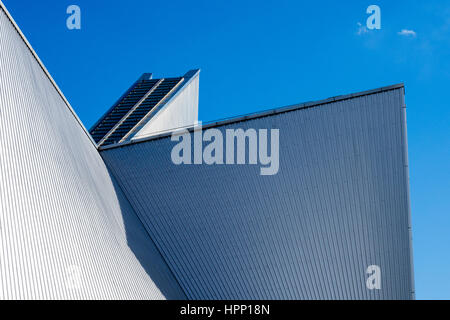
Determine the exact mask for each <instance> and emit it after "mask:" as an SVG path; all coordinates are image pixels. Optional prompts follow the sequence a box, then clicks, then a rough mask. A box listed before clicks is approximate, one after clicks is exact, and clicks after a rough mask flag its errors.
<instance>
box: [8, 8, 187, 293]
mask: <svg viewBox="0 0 450 320" xmlns="http://www.w3.org/2000/svg"><path fill="white" fill-rule="evenodd" d="M0 5H1V9H0V298H4V299H81V298H89V299H100V298H101V299H130V298H133V299H159V298H164V297H168V298H183V297H185V295H184V294H183V292H182V290H181V288H180V287H179V285H178V284H177V282H176V280H175V278H174V277H173V275H172V274H171V272H170V270H169V269H168V267H167V265H166V264H165V262H164V260H163V259H162V257H161V255H160V253H159V252H158V250H157V248H156V247H155V246H154V244H153V242H152V241H151V239H150V238H149V236H148V234H147V232H146V230H145V229H144V227H143V225H142V223H141V222H140V221H139V219H138V218H137V216H136V214H135V213H134V211H133V209H132V208H131V206H130V204H129V202H128V200H127V199H126V198H125V196H124V195H123V193H122V192H121V190H120V188H119V187H118V185H117V184H116V183H115V182H114V180H113V178H112V177H111V176H110V175H109V173H108V171H107V169H106V167H105V165H104V163H103V161H102V159H101V157H100V155H99V154H98V152H97V150H96V148H95V145H94V144H93V143H92V141H91V139H90V137H89V136H88V135H87V134H86V132H85V131H84V129H83V127H82V126H81V125H80V123H79V122H78V121H77V118H76V117H75V116H74V114H73V113H72V111H71V109H70V108H69V106H68V105H67V104H66V102H65V99H64V97H63V96H62V94H61V93H60V92H59V91H58V90H57V87H55V85H54V83H53V81H52V80H51V78H49V76H48V74H47V73H46V72H45V69H43V67H42V66H41V65H40V64H39V62H38V60H37V57H35V56H34V55H33V53H32V51H30V48H29V47H28V46H27V45H26V43H25V42H24V41H25V40H24V39H23V38H22V37H21V36H20V34H19V33H18V32H19V31H18V30H17V29H16V28H15V26H14V24H13V22H12V21H11V20H10V18H9V17H8V15H7V13H6V11H4V9H3V5H2V4H1V3H0Z"/></svg>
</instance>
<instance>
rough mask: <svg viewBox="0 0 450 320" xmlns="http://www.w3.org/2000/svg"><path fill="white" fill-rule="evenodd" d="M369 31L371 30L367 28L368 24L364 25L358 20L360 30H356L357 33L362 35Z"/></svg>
mask: <svg viewBox="0 0 450 320" xmlns="http://www.w3.org/2000/svg"><path fill="white" fill-rule="evenodd" d="M367 32H369V30H367V27H366V26H363V25H362V24H361V22H358V31H357V32H356V34H357V35H358V36H360V35H362V34H364V33H367Z"/></svg>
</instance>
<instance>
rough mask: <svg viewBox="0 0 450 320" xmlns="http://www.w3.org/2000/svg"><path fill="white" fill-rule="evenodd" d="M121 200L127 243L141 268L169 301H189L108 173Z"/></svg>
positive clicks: (116, 183) (114, 180)
mask: <svg viewBox="0 0 450 320" xmlns="http://www.w3.org/2000/svg"><path fill="white" fill-rule="evenodd" d="M108 174H109V176H110V177H111V180H112V182H113V186H114V189H115V190H116V194H117V198H118V200H119V204H120V208H121V212H122V218H123V223H124V226H125V231H126V236H127V243H128V246H129V247H130V249H131V251H132V252H133V253H134V255H135V256H136V258H137V259H138V261H139V262H140V264H141V266H142V267H143V268H144V270H145V271H146V272H147V274H148V275H149V277H150V278H151V279H152V281H153V282H154V283H155V285H156V286H157V287H158V289H159V290H160V291H161V293H162V294H163V295H164V296H165V297H166V299H168V300H185V299H187V297H186V295H185V294H184V292H183V290H182V289H181V287H180V285H179V284H178V282H177V280H176V279H175V276H174V275H173V273H172V271H171V270H170V269H169V267H168V265H167V263H166V261H165V260H164V258H163V257H162V256H161V254H160V253H159V251H158V249H157V248H156V245H155V243H154V242H153V240H152V239H151V238H150V236H149V234H148V233H147V231H146V229H145V227H144V225H143V224H142V222H141V221H140V220H139V218H138V217H137V215H136V213H135V212H134V210H133V208H132V206H131V204H130V203H129V201H128V199H127V198H126V197H125V195H124V193H123V191H122V189H121V188H120V186H119V184H118V182H117V181H116V179H115V178H114V176H112V175H111V173H110V172H109V171H108Z"/></svg>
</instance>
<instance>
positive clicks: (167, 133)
mask: <svg viewBox="0 0 450 320" xmlns="http://www.w3.org/2000/svg"><path fill="white" fill-rule="evenodd" d="M396 89H403V90H404V89H405V85H404V83H403V82H402V83H398V84H394V85H390V86H385V87H380V88H377V89H372V90H366V91H361V92H356V93H351V94H345V95H339V96H335V97H331V98H327V99H322V100H316V101H309V102H304V103H298V104H293V105H288V106H285V107H280V108H275V109H269V110H266V111H261V112H255V113H250V114H246V115H242V116H237V117H231V118H225V119H221V120H216V121H211V122H207V123H203V124H202V128H203V129H208V128H214V127H220V126H224V125H227V124H232V123H238V122H242V121H248V120H253V119H258V118H264V117H268V116H273V115H276V114H280V113H286V112H291V111H296V110H302V109H309V108H314V107H319V106H321V105H325V104H329V103H333V102H338V101H343V100H349V99H353V98H358V97H363V96H368V95H372V94H377V93H382V92H386V91H392V90H396ZM196 128H197V126H195V125H194V126H189V127H182V128H173V129H172V130H171V131H170V130H165V131H164V132H163V133H161V134H156V135H152V136H149V137H143V138H139V139H134V140H129V141H125V142H121V143H115V144H110V145H107V146H101V147H100V148H99V150H100V151H103V150H109V149H114V148H120V147H125V146H129V145H132V144H137V143H142V142H147V141H151V140H158V139H163V138H166V137H170V136H171V135H172V133H173V132H174V131H178V130H182V129H185V130H187V131H189V132H192V131H194V130H195V129H196Z"/></svg>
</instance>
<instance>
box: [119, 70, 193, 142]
mask: <svg viewBox="0 0 450 320" xmlns="http://www.w3.org/2000/svg"><path fill="white" fill-rule="evenodd" d="M199 75H200V69H192V70H189V71H188V72H186V74H185V75H184V76H183V77H182V78H183V81H182V83H181V84H180V85H178V86H177V87H176V88H175V91H173V92H172V93H170V94H169V96H168V97H167V98H166V99H165V100H164V101H163V102H162V103H161V104H160V105H158V106H156V108H155V109H154V110H153V109H152V110H150V111H149V113H148V114H147V115H146V116H145V117H144V118H143V119H144V120H143V121H142V123H140V124H139V125H138V126H136V127H135V128H133V129H132V130H131V131H130V132H129V133H128V134H127V136H126V140H124V141H130V140H131V139H133V137H134V136H135V135H136V134H137V133H138V132H139V131H140V130H141V129H142V128H143V127H144V126H145V125H146V124H147V123H148V122H149V121H150V120H151V119H153V117H154V116H156V115H157V114H158V112H160V111H162V110H163V109H164V108H165V107H166V106H167V105H168V104H169V103H170V102H171V101H173V100H174V99H175V98H176V97H178V95H180V94H181V92H182V91H183V89H184V88H186V87H187V86H188V85H189V84H190V83H191V82H192V81H193V80H194V79H195V78H196V77H198V76H199ZM149 115H151V116H149ZM122 143H123V142H122Z"/></svg>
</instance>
